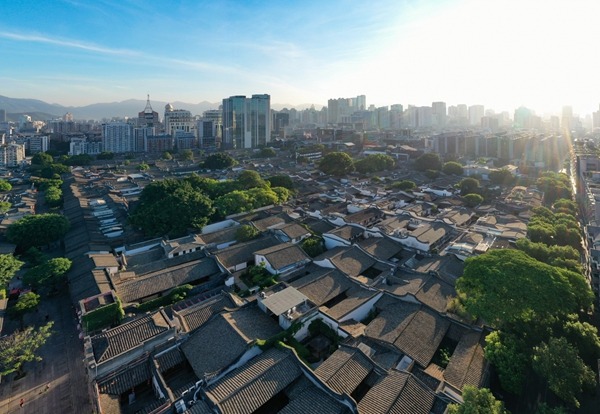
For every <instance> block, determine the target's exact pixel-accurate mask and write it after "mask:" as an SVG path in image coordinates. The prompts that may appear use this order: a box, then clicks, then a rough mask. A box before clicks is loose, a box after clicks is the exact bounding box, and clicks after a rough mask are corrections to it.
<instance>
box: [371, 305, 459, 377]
mask: <svg viewBox="0 0 600 414" xmlns="http://www.w3.org/2000/svg"><path fill="white" fill-rule="evenodd" d="M378 305H379V304H378ZM449 326H450V322H449V321H448V320H446V319H445V318H443V317H441V316H440V315H438V314H437V313H436V312H435V311H433V310H430V309H428V308H426V307H423V306H421V305H415V304H410V303H407V302H402V301H396V303H392V304H389V305H387V306H385V307H384V308H383V310H382V311H381V313H380V314H379V315H378V316H377V317H376V318H375V319H374V320H373V321H371V323H369V325H368V326H367V328H366V329H365V335H366V336H368V337H371V338H374V339H378V340H381V341H384V342H387V343H389V344H393V345H394V346H395V347H396V348H398V349H399V350H400V351H402V352H404V353H405V354H407V355H408V356H409V357H411V358H412V359H414V360H415V361H416V362H417V363H418V364H419V365H421V366H423V367H426V366H427V365H428V364H429V362H430V361H431V358H433V355H434V354H435V352H436V351H437V348H438V346H439V344H440V342H441V341H442V339H443V338H444V335H445V333H446V331H447V330H448V327H449Z"/></svg>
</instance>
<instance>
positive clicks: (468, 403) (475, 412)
mask: <svg viewBox="0 0 600 414" xmlns="http://www.w3.org/2000/svg"><path fill="white" fill-rule="evenodd" d="M462 398H463V403H462V404H461V405H458V404H450V405H448V414H508V411H506V410H505V409H504V404H502V401H498V400H496V398H495V397H494V395H493V394H492V392H491V391H490V390H489V389H487V388H476V387H473V386H471V385H465V387H464V388H463V392H462Z"/></svg>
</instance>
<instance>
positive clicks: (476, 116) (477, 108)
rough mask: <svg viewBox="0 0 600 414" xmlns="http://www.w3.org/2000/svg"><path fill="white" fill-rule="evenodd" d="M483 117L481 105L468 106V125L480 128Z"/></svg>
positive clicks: (483, 110)
mask: <svg viewBox="0 0 600 414" xmlns="http://www.w3.org/2000/svg"><path fill="white" fill-rule="evenodd" d="M484 115H485V108H484V106H483V105H471V106H469V125H473V126H481V118H483V116H484Z"/></svg>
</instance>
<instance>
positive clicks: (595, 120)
mask: <svg viewBox="0 0 600 414" xmlns="http://www.w3.org/2000/svg"><path fill="white" fill-rule="evenodd" d="M592 128H593V129H596V128H600V107H599V108H598V110H597V111H596V112H594V113H593V114H592Z"/></svg>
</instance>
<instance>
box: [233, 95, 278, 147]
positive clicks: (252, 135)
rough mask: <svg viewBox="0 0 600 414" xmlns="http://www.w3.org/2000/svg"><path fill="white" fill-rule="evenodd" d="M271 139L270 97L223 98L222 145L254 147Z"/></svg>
mask: <svg viewBox="0 0 600 414" xmlns="http://www.w3.org/2000/svg"><path fill="white" fill-rule="evenodd" d="M270 140H271V97H270V96H269V95H266V94H265V95H252V97H251V98H246V97H245V96H243V95H238V96H231V97H229V98H226V99H223V147H224V148H256V147H258V146H260V145H266V144H267V143H269V142H270Z"/></svg>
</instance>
